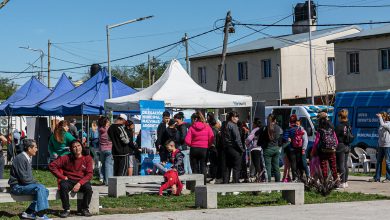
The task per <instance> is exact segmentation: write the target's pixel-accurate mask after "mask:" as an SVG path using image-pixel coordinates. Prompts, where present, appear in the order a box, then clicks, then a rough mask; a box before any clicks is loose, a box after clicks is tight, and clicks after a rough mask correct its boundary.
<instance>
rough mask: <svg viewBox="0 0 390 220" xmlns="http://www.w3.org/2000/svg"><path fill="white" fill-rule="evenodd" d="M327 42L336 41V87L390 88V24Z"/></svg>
mask: <svg viewBox="0 0 390 220" xmlns="http://www.w3.org/2000/svg"><path fill="white" fill-rule="evenodd" d="M328 43H330V44H334V50H335V60H336V65H335V66H336V68H335V69H336V74H335V76H336V91H340V92H342V91H369V90H386V89H390V25H386V26H382V27H379V28H374V29H368V30H363V31H361V32H359V33H356V34H352V35H349V36H346V37H342V38H338V39H335V40H330V41H328Z"/></svg>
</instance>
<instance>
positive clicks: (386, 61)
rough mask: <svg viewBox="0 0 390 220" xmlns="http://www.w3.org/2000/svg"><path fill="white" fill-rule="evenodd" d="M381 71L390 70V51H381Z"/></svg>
mask: <svg viewBox="0 0 390 220" xmlns="http://www.w3.org/2000/svg"><path fill="white" fill-rule="evenodd" d="M381 70H390V49H383V50H381Z"/></svg>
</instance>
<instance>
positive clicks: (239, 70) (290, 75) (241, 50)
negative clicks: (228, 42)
mask: <svg viewBox="0 0 390 220" xmlns="http://www.w3.org/2000/svg"><path fill="white" fill-rule="evenodd" d="M359 31H360V29H359V28H358V27H356V26H349V27H339V28H330V29H323V30H318V31H313V32H312V58H313V59H312V60H313V66H312V67H313V77H314V80H313V81H314V95H315V97H316V104H323V103H324V102H325V98H326V97H327V95H328V94H333V93H334V90H335V83H334V77H333V76H334V73H335V72H334V71H335V67H334V62H335V54H334V46H333V44H328V43H327V41H330V40H333V39H337V38H341V37H344V36H347V35H351V34H355V33H358V32H359ZM308 41H309V34H308V33H300V34H291V35H284V36H277V37H267V38H261V39H258V40H254V41H251V42H248V43H244V44H240V45H236V46H232V47H228V49H227V56H226V62H225V66H224V67H223V68H224V70H225V71H224V76H223V78H224V80H225V81H226V83H227V86H226V92H227V93H230V94H242V95H251V96H252V98H253V101H265V102H266V104H267V105H277V104H278V103H279V100H280V97H281V98H282V103H287V104H305V103H308V100H309V99H310V96H311V93H310V91H311V89H310V88H311V79H310V64H309V63H310V59H309V57H310V56H309V42H308ZM190 61H191V73H192V77H193V79H194V80H195V81H196V82H198V83H199V84H200V85H201V86H203V87H204V88H206V89H209V90H214V91H216V88H217V78H218V77H217V75H218V65H219V64H220V62H221V51H213V52H209V53H206V54H202V55H199V56H195V57H191V58H190ZM324 104H325V103H324Z"/></svg>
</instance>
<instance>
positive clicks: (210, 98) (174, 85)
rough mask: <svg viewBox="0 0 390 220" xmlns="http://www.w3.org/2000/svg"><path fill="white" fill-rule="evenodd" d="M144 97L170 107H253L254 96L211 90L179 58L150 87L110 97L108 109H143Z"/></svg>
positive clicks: (107, 101) (106, 104) (106, 107)
mask: <svg viewBox="0 0 390 220" xmlns="http://www.w3.org/2000/svg"><path fill="white" fill-rule="evenodd" d="M140 100H161V101H164V102H165V107H168V108H237V107H252V97H251V96H246V95H230V94H223V93H217V92H213V91H209V90H206V89H204V88H203V87H201V86H199V85H198V84H197V83H196V82H195V81H194V80H193V79H192V78H191V77H190V76H189V75H188V73H187V72H186V71H185V70H184V68H183V67H182V66H181V64H180V62H179V61H178V60H172V62H171V63H170V65H169V67H168V68H167V69H166V70H165V72H164V73H163V75H162V76H161V77H160V79H159V80H157V81H156V82H155V83H154V84H153V85H151V86H149V87H148V88H146V89H144V90H142V91H140V92H137V93H134V94H131V95H127V96H122V97H117V98H113V99H107V100H106V101H105V103H104V106H105V109H106V110H113V111H130V110H139V101H140Z"/></svg>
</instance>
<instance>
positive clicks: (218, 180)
mask: <svg viewBox="0 0 390 220" xmlns="http://www.w3.org/2000/svg"><path fill="white" fill-rule="evenodd" d="M222 183H223V179H216V180H215V184H222Z"/></svg>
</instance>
